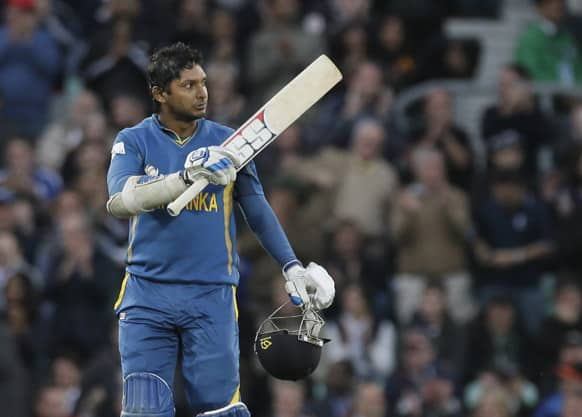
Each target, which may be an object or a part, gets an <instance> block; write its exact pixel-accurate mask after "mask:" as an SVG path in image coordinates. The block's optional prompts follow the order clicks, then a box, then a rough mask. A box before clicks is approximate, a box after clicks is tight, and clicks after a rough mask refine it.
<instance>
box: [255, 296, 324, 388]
mask: <svg viewBox="0 0 582 417" xmlns="http://www.w3.org/2000/svg"><path fill="white" fill-rule="evenodd" d="M288 303H289V302H288ZM288 303H285V304H283V305H282V306H281V307H279V308H277V309H276V310H275V311H274V312H273V313H272V314H271V315H270V316H269V317H267V319H266V320H265V321H263V323H262V324H261V325H260V326H259V330H257V334H256V336H255V353H256V354H257V356H258V358H259V362H260V363H261V365H262V366H263V368H265V370H266V371H267V372H268V373H269V374H270V375H271V376H274V377H275V378H278V379H284V380H288V381H296V380H298V379H303V378H306V377H308V376H309V375H310V374H311V373H312V372H313V371H315V368H317V365H318V364H319V359H320V358H321V348H322V347H323V345H324V343H326V342H329V339H323V338H320V337H319V336H318V335H319V331H320V330H321V327H322V326H323V325H324V324H325V322H324V320H323V319H322V318H321V316H320V315H319V314H318V313H317V311H315V310H313V309H311V308H309V307H307V308H303V309H301V308H300V307H297V309H299V310H301V311H300V313H301V314H298V315H294V316H284V317H280V316H276V314H277V313H278V312H279V311H280V310H281V309H282V308H283V307H285V306H286V305H287V304H288ZM294 322H295V323H294ZM284 325H291V326H293V325H294V326H297V325H298V328H297V329H296V330H289V329H287V328H282V327H281V326H284Z"/></svg>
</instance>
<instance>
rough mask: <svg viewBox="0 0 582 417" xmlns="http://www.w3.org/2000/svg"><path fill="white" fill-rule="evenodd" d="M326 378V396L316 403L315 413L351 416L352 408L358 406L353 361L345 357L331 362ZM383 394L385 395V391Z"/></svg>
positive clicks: (331, 416)
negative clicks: (355, 397) (356, 403)
mask: <svg viewBox="0 0 582 417" xmlns="http://www.w3.org/2000/svg"><path fill="white" fill-rule="evenodd" d="M316 372H317V371H316ZM318 373H319V372H318ZM324 379H325V396H324V397H323V398H322V399H321V400H319V401H316V402H315V403H314V406H313V411H314V414H315V415H316V416H326V417H351V416H352V412H353V411H352V410H353V409H354V407H357V405H354V385H355V384H356V381H357V379H356V378H354V367H353V366H352V363H351V362H350V361H349V360H348V359H344V360H340V361H338V362H336V363H333V364H331V365H330V366H329V367H328V368H327V372H326V375H324ZM381 394H382V397H383V396H384V393H383V392H381ZM356 400H357V399H356ZM382 417H385V414H382Z"/></svg>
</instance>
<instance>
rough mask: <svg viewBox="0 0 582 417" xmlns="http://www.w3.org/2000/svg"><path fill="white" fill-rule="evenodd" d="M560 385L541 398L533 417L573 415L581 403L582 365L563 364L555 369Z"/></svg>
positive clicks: (578, 410) (565, 416)
mask: <svg viewBox="0 0 582 417" xmlns="http://www.w3.org/2000/svg"><path fill="white" fill-rule="evenodd" d="M557 373H558V375H559V377H560V386H559V389H558V391H557V392H555V393H553V394H551V395H550V396H548V397H547V398H545V399H542V401H541V403H540V406H539V407H538V408H537V409H536V410H535V413H534V414H533V417H571V416H572V417H575V416H576V415H578V414H579V412H580V408H579V407H580V406H581V405H582V367H581V366H580V364H579V363H577V364H564V365H561V366H560V367H559V368H558V371H557Z"/></svg>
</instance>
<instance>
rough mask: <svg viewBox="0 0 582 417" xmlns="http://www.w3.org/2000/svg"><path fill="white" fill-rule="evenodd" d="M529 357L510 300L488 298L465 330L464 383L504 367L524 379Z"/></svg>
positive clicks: (526, 343) (526, 344) (527, 371)
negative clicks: (521, 374)
mask: <svg viewBox="0 0 582 417" xmlns="http://www.w3.org/2000/svg"><path fill="white" fill-rule="evenodd" d="M530 353H531V346H530V345H529V344H528V339H527V337H526V335H525V334H524V333H523V331H522V329H521V327H520V325H519V319H518V313H517V311H516V309H515V307H514V305H513V304H512V302H511V300H510V299H509V298H507V297H504V296H502V295H498V296H495V297H491V298H490V299H489V301H488V302H487V304H486V305H485V306H484V308H483V310H482V312H481V313H480V314H479V315H478V316H477V317H475V318H474V319H473V321H472V322H471V323H470V324H469V326H468V329H467V340H466V347H465V364H464V374H465V378H464V379H465V381H470V380H474V379H476V378H478V376H479V375H480V374H481V373H482V372H486V371H488V370H490V369H501V367H507V366H512V367H514V369H517V370H518V372H521V373H524V374H525V375H527V374H528V373H530V372H529V371H530V356H531V355H530Z"/></svg>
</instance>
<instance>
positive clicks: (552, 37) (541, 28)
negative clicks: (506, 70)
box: [515, 0, 582, 86]
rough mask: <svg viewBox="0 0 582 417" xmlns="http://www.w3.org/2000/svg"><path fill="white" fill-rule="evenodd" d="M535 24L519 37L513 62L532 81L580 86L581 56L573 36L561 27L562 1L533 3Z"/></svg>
mask: <svg viewBox="0 0 582 417" xmlns="http://www.w3.org/2000/svg"><path fill="white" fill-rule="evenodd" d="M535 3H536V9H537V13H538V15H539V21H538V22H535V23H531V24H530V25H529V26H528V27H527V28H526V29H525V31H524V32H523V33H522V34H521V36H520V38H519V40H518V42H517V48H516V50H515V59H516V61H517V62H518V63H519V64H521V65H523V66H524V67H525V68H527V70H528V71H529V72H530V74H531V76H532V78H533V79H534V80H536V81H547V82H556V83H559V84H562V85H568V86H573V85H575V84H577V85H582V55H581V51H580V48H579V46H578V45H577V43H576V40H575V39H574V37H573V36H572V35H571V34H570V33H569V32H568V31H567V30H566V29H565V28H564V27H563V26H562V17H563V16H564V6H565V5H564V0H535Z"/></svg>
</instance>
